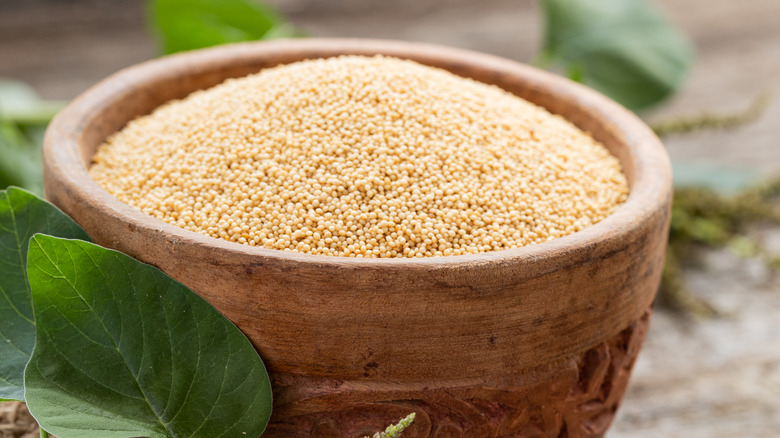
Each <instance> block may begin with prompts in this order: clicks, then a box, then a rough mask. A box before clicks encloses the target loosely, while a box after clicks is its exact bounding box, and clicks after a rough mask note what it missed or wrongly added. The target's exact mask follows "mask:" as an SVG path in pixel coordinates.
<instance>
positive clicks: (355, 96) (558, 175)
mask: <svg viewBox="0 0 780 438" xmlns="http://www.w3.org/2000/svg"><path fill="white" fill-rule="evenodd" d="M90 173H91V175H92V177H93V178H94V179H95V180H96V181H97V182H98V183H99V184H101V185H102V186H103V187H105V188H106V190H108V191H109V192H110V193H112V194H113V195H114V196H116V197H117V198H119V199H120V200H121V201H123V202H125V203H127V204H129V205H132V206H134V207H136V208H138V209H139V210H141V211H142V212H144V213H146V214H148V215H151V216H153V217H156V218H158V219H160V220H162V221H165V222H168V223H170V224H173V225H177V226H179V227H181V228H184V229H187V230H191V231H194V232H198V233H202V234H205V235H209V236H213V237H216V238H221V239H225V240H229V241H233V242H239V243H243V244H248V245H254V246H263V247H266V248H273V249H280V250H291V251H298V252H303V253H312V254H323V255H333V256H356V257H430V256H447V255H459V254H469V253H478V252H486V251H496V250H501V249H507V248H513V247H520V246H524V245H529V244H533V243H539V242H544V241H547V240H550V239H554V238H557V237H561V236H565V235H567V234H571V233H574V232H576V231H579V230H582V229H583V228H585V227H587V226H590V225H592V224H594V223H596V222H598V221H600V220H602V219H604V218H605V217H606V216H608V215H609V214H611V213H612V212H613V211H614V210H615V209H616V208H617V206H619V205H620V204H621V203H622V202H623V201H624V200H625V199H626V197H627V193H628V188H627V184H626V180H625V177H624V175H623V174H622V172H621V169H620V165H619V163H618V161H617V160H616V159H615V158H614V157H613V156H611V155H610V154H609V152H608V151H607V150H606V149H605V148H604V147H603V146H602V145H600V144H598V143H597V142H596V141H594V140H593V139H592V138H591V137H589V136H588V135H586V134H585V133H583V132H581V131H580V130H578V129H577V128H576V127H574V126H573V125H572V124H570V123H569V122H567V121H565V120H563V119H562V118H560V117H557V116H553V115H551V114H549V113H548V112H547V111H545V110H543V109H541V108H539V107H537V106H534V105H533V104H531V103H529V102H527V101H525V100H522V99H520V98H518V97H515V96H513V95H511V94H509V93H507V92H505V91H503V90H501V89H499V88H497V87H494V86H489V85H485V84H482V83H479V82H475V81H472V80H469V79H464V78H461V77H458V76H455V75H453V74H451V73H448V72H445V71H443V70H438V69H434V68H430V67H427V66H422V65H420V64H417V63H414V62H411V61H406V60H400V59H396V58H390V57H381V56H376V57H360V56H343V57H338V58H330V59H324V60H310V61H303V62H298V63H294V64H289V65H285V66H280V67H276V68H272V69H267V70H264V71H261V72H260V73H258V74H255V75H252V76H248V77H245V78H240V79H232V80H228V81H226V82H225V83H223V84H221V85H218V86H216V87H214V88H211V89H209V90H205V91H199V92H196V93H193V94H192V95H190V96H188V97H187V98H185V99H183V100H180V101H175V102H171V103H169V104H167V105H165V106H163V107H160V108H159V109H157V110H156V111H154V112H153V113H152V114H150V115H148V116H145V117H141V118H138V119H136V120H134V121H132V122H131V123H129V124H128V125H127V126H126V127H125V128H124V129H123V130H122V131H120V132H119V133H117V134H115V135H113V136H112V137H110V138H109V139H108V140H107V141H106V143H105V144H104V145H102V146H101V147H100V148H99V150H98V152H97V154H96V155H95V157H94V164H93V166H92V167H91V169H90Z"/></svg>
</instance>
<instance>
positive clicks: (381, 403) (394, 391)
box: [263, 310, 652, 438]
mask: <svg viewBox="0 0 780 438" xmlns="http://www.w3.org/2000/svg"><path fill="white" fill-rule="evenodd" d="M651 313H652V311H651V310H648V311H646V312H645V313H644V315H643V316H642V317H641V318H640V319H639V320H637V321H636V322H634V323H633V324H631V325H630V326H629V327H627V328H626V329H624V330H623V331H621V332H620V333H619V334H618V335H617V336H615V337H613V338H611V339H609V340H607V341H604V342H602V343H600V344H599V345H597V346H595V347H593V348H591V349H589V350H587V351H584V352H582V353H581V354H579V355H577V356H575V357H571V358H569V359H567V360H564V361H561V362H558V363H554V364H549V365H546V366H543V367H539V368H536V369H533V370H530V371H529V372H528V373H524V374H523V375H520V376H504V377H502V378H500V379H493V378H485V379H480V380H479V381H468V382H433V383H430V382H420V383H396V384H388V383H376V382H362V381H361V382H356V381H337V380H324V379H311V378H304V377H297V376H290V375H278V374H277V375H273V376H272V379H273V382H272V386H273V387H274V388H275V406H274V414H273V416H272V418H271V423H270V424H269V426H268V430H267V431H266V433H265V434H264V435H263V436H264V437H266V436H268V437H271V438H282V437H284V438H297V437H301V438H302V437H311V438H356V437H363V436H371V435H373V434H374V433H375V432H377V431H379V430H381V429H383V428H384V427H385V426H387V425H389V424H392V423H395V422H397V421H398V420H399V419H401V418H403V417H405V416H406V415H408V414H409V413H411V412H415V413H416V414H417V415H416V419H415V421H414V423H413V425H412V426H411V427H410V428H409V429H407V430H406V431H405V432H404V438H426V437H432V438H450V437H452V438H455V437H458V438H461V437H462V438H472V437H473V438H490V437H494V438H503V437H528V438H531V437H549V438H553V437H559V438H562V437H567V438H578V437H601V436H603V435H604V433H605V432H606V430H607V428H608V427H609V425H610V423H611V422H612V419H613V417H614V415H615V411H616V410H617V407H618V404H619V402H620V399H621V397H622V396H623V393H624V392H625V389H626V385H627V384H628V378H629V374H630V372H631V368H632V366H633V364H634V361H635V359H636V357H637V354H638V353H639V350H640V348H641V346H642V341H643V340H644V338H645V334H646V332H647V329H648V325H649V322H650V315H651Z"/></svg>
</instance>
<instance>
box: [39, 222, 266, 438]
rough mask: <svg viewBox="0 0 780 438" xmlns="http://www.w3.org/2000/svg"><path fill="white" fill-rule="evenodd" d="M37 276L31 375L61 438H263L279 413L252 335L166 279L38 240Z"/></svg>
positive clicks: (44, 419) (44, 421)
mask: <svg viewBox="0 0 780 438" xmlns="http://www.w3.org/2000/svg"><path fill="white" fill-rule="evenodd" d="M28 275H29V279H30V285H31V289H32V296H33V308H34V312H35V320H36V324H37V334H38V337H37V342H36V345H35V350H34V351H33V355H32V358H31V359H30V363H29V365H28V366H27V369H26V371H25V384H26V392H25V394H26V397H27V404H28V406H29V408H30V412H31V413H32V414H33V416H34V417H35V418H36V419H37V420H38V422H39V424H40V425H41V426H42V427H43V428H44V429H46V430H47V431H49V432H51V433H52V434H54V435H56V436H58V437H60V438H71V437H72V438H113V437H116V438H126V437H129V436H147V437H151V438H160V437H204V438H217V437H253V438H254V437H257V436H259V435H260V434H261V433H262V431H263V430H264V429H265V425H266V424H267V422H268V418H269V416H270V413H271V389H270V382H269V379H268V375H267V373H266V371H265V367H264V366H263V362H262V360H261V359H260V357H259V356H258V355H257V352H256V351H255V350H254V349H253V347H252V345H251V344H250V343H249V341H248V340H247V338H246V337H244V335H243V334H242V333H241V332H240V331H239V330H238V328H236V326H234V325H233V324H232V323H231V322H230V321H229V320H228V319H227V318H225V317H224V316H222V315H221V314H220V313H219V312H217V311H216V310H215V309H214V308H213V307H212V306H211V305H209V304H208V303H207V302H206V301H204V300H203V299H202V298H200V297H199V296H198V295H196V294H195V293H193V292H191V291H190V290H189V289H187V288H186V287H184V286H183V285H181V284H180V283H178V282H176V281H174V280H173V279H171V278H170V277H168V276H167V275H165V274H163V273H162V272H161V271H159V270H158V269H156V268H154V267H152V266H149V265H146V264H143V263H140V262H138V261H136V260H134V259H132V258H130V257H129V256H126V255H124V254H122V253H119V252H116V251H112V250H108V249H104V248H101V247H99V246H96V245H93V244H91V243H87V242H82V241H77V240H65V239H58V238H54V237H50V236H43V235H37V236H35V237H33V238H32V239H31V240H30V250H29V255H28Z"/></svg>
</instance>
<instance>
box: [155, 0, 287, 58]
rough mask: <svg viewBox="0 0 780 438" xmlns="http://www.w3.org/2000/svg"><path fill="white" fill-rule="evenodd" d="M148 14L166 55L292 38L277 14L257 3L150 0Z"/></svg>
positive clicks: (253, 1)
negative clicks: (229, 44)
mask: <svg viewBox="0 0 780 438" xmlns="http://www.w3.org/2000/svg"><path fill="white" fill-rule="evenodd" d="M150 13H151V22H152V25H153V27H154V29H155V30H156V32H157V33H158V34H159V37H160V39H161V42H162V46H163V51H164V52H165V53H174V52H180V51H184V50H193V49H200V48H203V47H211V46H216V45H220V44H225V43H235V42H240V41H253V40H260V39H268V38H280V37H290V36H295V31H294V30H293V28H292V27H291V26H290V25H289V24H287V22H285V21H284V19H283V18H282V17H281V16H280V15H279V14H278V13H277V12H276V11H274V10H273V9H272V8H270V7H269V6H267V5H265V4H263V3H261V2H259V1H257V0H150Z"/></svg>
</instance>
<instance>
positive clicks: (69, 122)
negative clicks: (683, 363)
mask: <svg viewBox="0 0 780 438" xmlns="http://www.w3.org/2000/svg"><path fill="white" fill-rule="evenodd" d="M376 53H382V54H385V55H391V56H396V57H400V58H406V59H412V60H415V61H418V62H420V63H423V64H427V65H431V66H435V67H440V68H443V69H446V70H449V71H451V72H453V73H455V74H458V75H461V76H465V77H470V78H474V79H476V80H479V81H482V82H486V83H490V84H496V85H498V86H500V87H501V88H503V89H505V90H508V91H510V92H512V93H514V94H516V95H518V96H520V97H523V98H525V99H528V100H530V101H532V102H534V103H536V104H538V105H541V106H543V107H545V108H547V109H548V110H549V111H551V112H553V113H556V114H560V115H562V116H563V117H565V118H567V119H569V120H571V121H572V122H574V123H575V124H577V125H578V126H579V127H580V128H582V129H583V130H585V131H588V132H590V133H592V135H593V136H594V137H595V138H596V139H598V140H600V141H601V142H603V143H604V144H605V145H606V147H607V148H609V150H610V151H611V152H612V153H613V154H614V155H615V156H617V157H618V159H619V160H620V162H621V163H622V165H623V168H624V170H625V173H626V175H627V177H628V180H629V184H630V190H631V191H630V196H629V198H628V201H627V202H626V203H625V204H624V205H623V206H621V207H620V208H619V209H618V210H617V211H616V212H615V213H614V214H613V215H611V216H609V217H608V218H606V219H605V220H603V221H602V222H600V223H598V224H596V225H594V226H592V227H589V228H587V229H585V230H583V231H580V232H578V233H575V234H572V235H569V236H566V237H563V238H560V239H556V240H552V241H550V242H546V243H542V244H537V245H532V246H527V247H523V248H516V249H510V250H504V251H496V252H490V253H483V254H477V255H466V256H452V257H436V258H426V259H350V258H341V257H328V256H316V255H306V254H297V253H292V252H283V251H277V250H270V249H264V248H258V247H250V246H245V245H241V244H237V243H231V242H227V241H223V240H218V239H214V238H211V237H206V236H202V235H200V234H196V233H193V232H189V231H185V230H183V229H180V228H178V227H175V226H173V225H168V224H166V223H163V222H161V221H158V220H156V219H153V218H152V217H149V216H146V215H144V214H143V213H141V212H140V211H137V210H135V209H133V208H132V207H129V206H127V205H125V204H123V203H121V202H120V201H118V200H117V199H116V198H114V197H113V196H111V195H110V194H108V192H106V191H105V190H103V189H102V188H101V187H100V186H98V185H97V184H96V183H95V182H94V181H93V180H92V179H91V178H90V176H89V174H88V173H87V168H88V167H89V166H90V161H91V157H92V155H93V153H94V152H95V149H96V148H97V147H98V145H100V144H101V142H103V140H104V139H105V138H106V137H107V136H108V135H110V134H111V133H113V132H115V131H117V130H119V129H121V128H122V127H123V126H124V125H125V124H126V123H127V122H128V121H130V120H132V119H133V118H134V117H136V116H139V115H142V114H148V113H149V112H151V111H152V110H153V109H154V108H155V107H157V106H159V105H161V104H163V103H165V102H166V101H169V100H171V99H177V98H182V97H184V96H186V95H188V94H189V93H191V92H193V91H195V90H199V89H204V88H208V87H211V86H213V85H216V84H218V83H220V82H222V81H223V80H225V79H226V78H231V77H238V76H244V75H247V74H249V73H254V72H257V71H258V70H261V69H263V68H267V67H272V66H275V65H278V64H284V63H290V62H294V61H298V60H302V59H306V58H319V57H330V56H335V55H341V54H360V55H371V54H376ZM44 170H45V186H46V195H47V197H48V198H49V199H50V200H51V201H52V202H54V203H55V204H56V205H58V206H59V207H60V208H62V209H63V210H64V211H65V212H66V213H68V214H69V215H71V216H72V217H73V218H75V220H76V221H78V223H79V224H81V225H82V226H83V227H84V228H85V229H86V230H87V232H88V233H89V235H90V236H92V238H94V240H95V241H96V242H97V243H99V244H101V245H105V246H108V247H111V248H115V249H117V250H120V251H123V252H125V253H128V254H130V255H132V256H133V257H136V258H138V259H140V260H142V261H144V262H147V263H150V264H153V265H155V266H157V267H159V268H160V269H162V270H163V271H165V272H166V273H168V274H169V275H171V276H172V277H173V278H176V279H178V280H179V281H181V282H182V283H184V284H185V285H187V286H189V287H190V288H192V289H193V290H194V291H195V292H197V293H198V294H200V295H201V296H203V297H204V298H205V299H207V300H208V301H209V302H211V303H212V304H213V305H214V306H216V308H217V309H219V310H220V311H221V312H223V313H224V314H225V315H226V316H227V317H228V318H230V319H231V320H232V321H233V322H235V323H236V325H238V327H239V328H240V329H241V330H243V332H244V333H245V334H246V335H247V336H248V337H249V339H250V340H251V341H252V342H253V344H254V345H255V346H256V347H257V349H258V351H259V352H260V354H261V355H262V357H263V358H264V360H265V362H266V364H267V366H268V369H269V372H270V373H271V378H272V384H273V387H274V393H275V400H274V413H273V416H272V419H271V423H270V425H269V428H268V431H267V433H266V435H264V436H271V437H308V436H312V437H345V438H352V437H355V436H360V435H364V434H370V433H372V432H374V431H376V430H378V429H380V428H382V427H384V426H385V425H386V424H389V423H390V422H393V421H396V420H398V419H399V418H401V417H403V416H404V415H406V414H408V413H410V412H412V411H414V412H416V413H417V420H416V421H415V423H414V426H413V427H412V428H410V429H409V430H408V432H407V433H406V434H405V435H404V437H405V438H414V437H429V436H432V437H460V436H462V437H480V438H482V437H504V436H522V437H525V436H528V437H531V436H534V437H536V436H549V437H558V436H569V437H575V436H601V435H602V434H603V433H604V431H605V430H606V428H607V427H608V425H609V423H610V421H611V419H612V417H613V415H614V412H615V409H616V407H617V405H618V402H619V399H620V397H621V396H622V393H623V391H624V389H625V386H626V383H627V379H628V374H629V371H630V369H631V366H632V364H633V361H634V359H635V357H636V355H637V353H638V351H639V348H640V345H641V342H642V339H643V337H644V334H645V331H646V329H647V325H648V319H649V312H650V310H649V309H650V306H651V304H652V303H653V300H654V297H655V293H656V290H657V288H658V283H659V279H660V276H661V269H662V265H663V258H664V249H665V247H666V238H667V231H668V226H669V209H670V203H671V171H670V166H669V162H668V158H667V155H666V153H665V151H664V149H663V147H662V145H661V144H660V142H659V141H658V139H657V138H656V137H655V135H653V133H652V132H651V131H650V129H648V128H647V127H646V126H645V125H644V124H643V123H642V122H641V121H640V120H639V119H638V118H637V117H635V116H634V115H633V114H632V113H631V112H629V111H627V110H625V109H624V108H622V107H620V106H619V105H617V104H615V103H614V102H612V101H610V100H609V99H607V98H605V97H603V96H601V95H599V94H597V93H596V92H594V91H591V90H589V89H587V88H585V87H582V86H580V85H577V84H575V83H573V82H570V81H568V80H566V79H562V78H560V77H557V76H554V75H552V74H549V73H545V72H542V71H539V70H536V69H534V68H531V67H528V66H525V65H522V64H518V63H516V62H512V61H508V60H504V59H500V58H497V57H494V56H489V55H484V54H479V53H474V52H469V51H464V50H457V49H451V48H445V47H440V46H433V45H426V44H416V43H405V42H389V41H368V40H338V39H335V40H326V39H302V40H294V41H274V42H262V43H250V44H239V45H232V46H224V47H219V48H215V49H208V50H202V51H196V52H190V53H185V54H180V55H175V56H170V57H166V58H162V59H159V60H154V61H150V62H146V63H143V64H140V65H137V66H134V67H131V68H128V69H126V70H123V71H121V72H119V73H117V74H115V75H113V76H111V77H109V78H108V79H106V80H104V81H103V82H101V83H99V84H98V85H96V86H94V87H93V88H91V89H90V90H88V91H87V92H85V93H84V94H82V95H81V96H80V97H78V98H77V99H76V100H74V101H73V102H72V103H71V104H70V105H69V106H68V107H67V108H66V109H65V110H63V111H62V112H61V113H60V114H59V115H58V116H57V117H56V118H55V119H54V121H53V122H52V124H51V126H50V127H49V131H48V133H47V135H46V140H45V145H44Z"/></svg>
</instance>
